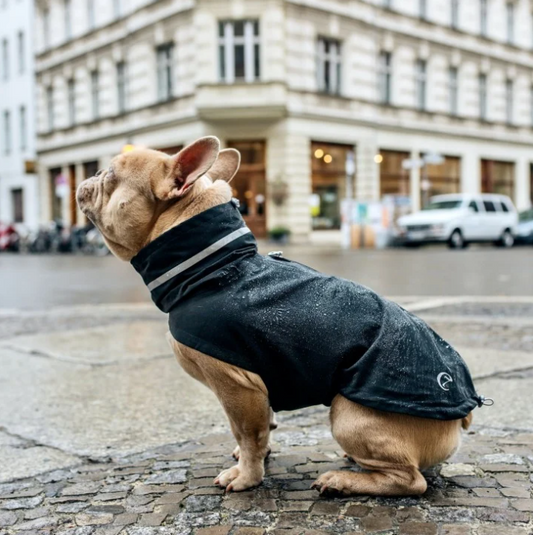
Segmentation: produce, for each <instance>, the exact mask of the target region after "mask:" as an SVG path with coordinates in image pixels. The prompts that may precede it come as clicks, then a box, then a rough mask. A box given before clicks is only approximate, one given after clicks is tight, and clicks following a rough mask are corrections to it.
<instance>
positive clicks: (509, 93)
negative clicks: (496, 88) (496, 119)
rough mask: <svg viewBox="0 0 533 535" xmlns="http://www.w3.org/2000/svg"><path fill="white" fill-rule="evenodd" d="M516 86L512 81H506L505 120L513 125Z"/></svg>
mask: <svg viewBox="0 0 533 535" xmlns="http://www.w3.org/2000/svg"><path fill="white" fill-rule="evenodd" d="M513 109H514V84H513V81H512V80H505V120H506V121H507V124H513Z"/></svg>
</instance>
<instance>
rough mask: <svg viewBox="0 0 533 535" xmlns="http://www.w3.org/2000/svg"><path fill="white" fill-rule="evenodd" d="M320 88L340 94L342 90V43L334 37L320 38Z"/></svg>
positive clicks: (318, 71) (318, 70)
mask: <svg viewBox="0 0 533 535" xmlns="http://www.w3.org/2000/svg"><path fill="white" fill-rule="evenodd" d="M317 73H318V90H319V91H324V92H325V93H330V94H334V95H338V94H339V93H340V92H341V44H340V42H339V41H336V40H334V39H326V38H324V37H321V38H320V39H319V40H318V69H317Z"/></svg>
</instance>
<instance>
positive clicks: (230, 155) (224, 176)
mask: <svg viewBox="0 0 533 535" xmlns="http://www.w3.org/2000/svg"><path fill="white" fill-rule="evenodd" d="M240 165H241V153H240V152H239V151H238V150H236V149H224V150H221V151H220V152H219V153H218V158H217V161H216V162H215V163H214V164H213V167H211V169H209V173H208V174H209V177H210V178H212V179H213V180H225V181H226V182H231V179H232V178H233V177H234V176H235V175H236V174H237V171H238V170H239V166H240Z"/></svg>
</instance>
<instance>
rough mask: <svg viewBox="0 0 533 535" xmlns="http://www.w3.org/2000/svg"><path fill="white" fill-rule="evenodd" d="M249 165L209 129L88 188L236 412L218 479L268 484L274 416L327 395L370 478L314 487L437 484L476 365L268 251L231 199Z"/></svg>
mask: <svg viewBox="0 0 533 535" xmlns="http://www.w3.org/2000/svg"><path fill="white" fill-rule="evenodd" d="M239 165H240V154H239V152H238V151H236V150H234V149H225V150H220V143H219V140H218V139H217V138H216V137H212V136H208V137H204V138H201V139H199V140H197V141H195V142H194V143H191V144H190V145H188V146H186V147H185V148H184V149H182V150H181V151H180V152H178V153H177V154H176V155H174V156H168V155H166V154H164V153H161V152H158V151H155V150H150V149H135V150H133V151H131V152H128V153H124V154H120V155H118V156H116V157H115V158H113V159H112V160H111V164H110V166H109V168H108V169H106V170H101V171H99V172H98V173H97V174H96V176H94V177H92V178H89V179H86V180H85V181H83V182H82V183H81V184H80V185H79V187H78V190H77V194H76V197H77V202H78V205H79V207H80V209H81V211H82V212H83V213H84V214H85V215H86V216H87V217H88V218H89V219H90V220H91V221H92V222H93V223H94V224H95V225H96V226H97V227H98V228H99V229H100V231H101V232H102V234H103V236H104V239H105V241H106V243H107V245H108V247H109V249H110V250H111V251H112V252H113V253H114V255H115V256H117V257H118V258H119V259H121V260H124V261H130V262H131V263H132V264H133V266H134V267H135V269H136V270H137V271H138V272H139V273H140V274H141V276H142V277H143V279H144V281H145V283H146V284H147V285H148V288H149V289H150V291H151V294H152V298H153V299H154V301H155V302H156V304H157V305H158V306H159V308H161V309H162V310H164V311H165V312H169V313H170V315H169V317H170V323H169V325H170V333H169V342H170V345H171V347H172V349H173V352H174V353H175V355H176V357H177V360H178V362H179V363H180V365H181V366H182V367H183V369H184V370H185V371H186V372H187V373H188V374H189V375H190V376H192V377H193V378H194V379H196V380H198V381H200V382H201V383H203V384H204V385H206V386H207V387H208V388H210V389H211V390H212V391H213V392H214V393H215V395H216V396H217V398H218V399H219V401H220V403H221V404H222V406H223V408H224V410H225V412H226V414H227V417H228V420H229V423H230V426H231V429H232V432H233V434H234V436H235V438H236V441H237V444H238V445H237V447H236V449H235V450H234V452H233V456H234V457H235V458H236V459H237V464H236V465H235V466H233V467H231V468H229V469H227V470H224V471H222V472H221V473H220V474H219V475H218V477H217V478H216V479H215V481H214V484H216V485H219V486H221V487H224V488H225V489H226V491H244V490H246V489H249V488H252V487H255V486H257V485H259V484H260V483H261V482H262V480H263V477H264V460H265V458H266V457H267V456H268V455H269V453H270V445H269V437H270V432H271V430H272V429H275V427H276V422H275V418H274V410H275V411H277V410H280V409H295V408H299V407H302V406H308V405H312V404H317V403H323V404H325V405H330V406H331V410H330V420H331V429H332V434H333V436H334V438H335V439H336V441H337V442H338V443H339V444H340V446H341V447H342V448H343V450H344V451H345V452H346V455H347V456H348V457H350V458H352V459H353V460H354V461H355V462H357V463H358V464H359V465H360V466H361V467H362V468H363V469H365V471H363V472H353V471H345V470H343V471H336V470H333V471H329V472H326V473H324V474H322V475H320V476H319V477H318V479H317V480H316V481H315V482H314V484H313V488H315V489H317V490H318V491H319V492H320V493H321V494H323V495H334V494H340V495H354V494H367V495H380V496H406V495H419V494H422V493H424V492H425V490H426V488H427V483H426V480H425V478H424V476H423V475H422V473H421V470H423V469H425V468H428V467H431V466H434V465H436V464H438V463H440V462H443V461H445V460H446V459H448V458H449V457H450V456H451V455H452V454H453V453H454V452H455V451H456V450H457V448H458V447H459V444H460V439H461V429H467V428H468V427H469V425H470V423H471V421H472V410H473V408H474V407H475V406H481V405H482V404H483V400H484V398H483V397H482V396H479V395H478V394H477V393H476V392H475V390H474V388H473V385H472V381H471V378H470V375H469V372H468V369H467V368H466V365H465V363H464V362H463V361H462V359H461V358H460V357H459V355H458V354H457V353H456V352H455V351H454V350H453V348H451V346H450V345H449V344H446V342H444V341H443V340H442V339H441V338H440V337H438V335H436V334H435V333H434V332H433V331H432V330H431V329H430V328H429V327H428V326H427V325H426V324H425V323H424V322H422V320H420V319H418V318H416V317H415V316H412V315H411V314H409V313H408V312H407V311H405V310H403V309H402V308H401V307H399V306H398V305H396V304H394V303H391V302H389V301H387V300H385V299H382V298H380V297H379V296H377V295H376V294H374V293H373V292H371V291H370V290H369V289H367V288H364V287H362V286H359V285H356V284H355V283H352V282H349V281H344V280H341V279H336V278H334V277H327V276H325V275H323V274H321V273H319V272H317V271H315V270H312V269H311V268H308V267H306V266H302V265H301V264H298V263H295V262H291V261H290V260H287V259H285V258H283V257H282V256H280V255H273V256H267V257H263V256H261V255H259V254H258V253H257V248H256V244H255V240H254V238H253V236H252V234H251V233H250V232H249V230H248V229H247V228H246V226H245V224H244V222H243V221H242V218H241V216H240V213H239V211H238V208H237V202H236V201H235V200H232V189H231V187H230V185H229V182H230V181H231V179H232V178H233V177H234V176H235V174H236V173H237V171H238V169H239ZM271 283H272V284H271ZM270 286H272V288H270ZM295 296H299V297H300V298H301V299H302V300H303V304H299V303H297V302H296V303H295V302H293V301H294V300H295V299H293V298H295ZM315 301H316V303H315ZM265 307H266V308H265ZM268 307H270V308H268ZM352 310H355V311H356V314H355V316H354V318H353V319H352V318H351V317H350V314H351V311H352ZM326 320H327V321H326ZM270 336H273V337H274V339H273V340H271V339H270ZM426 376H427V377H426ZM273 409H274V410H273Z"/></svg>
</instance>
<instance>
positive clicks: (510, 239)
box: [396, 193, 518, 249]
mask: <svg viewBox="0 0 533 535" xmlns="http://www.w3.org/2000/svg"><path fill="white" fill-rule="evenodd" d="M517 224H518V214H517V212H516V209H515V207H514V205H513V203H512V201H511V199H509V197H506V196H505V195H493V194H485V193H482V194H479V195H470V194H454V195H437V196H435V197H431V199H430V202H429V204H428V206H426V207H425V208H424V210H421V211H420V212H416V213H414V214H409V215H406V216H403V217H400V218H399V219H398V222H397V228H396V238H397V239H398V241H399V242H400V243H403V244H405V245H414V244H421V243H431V242H446V243H448V245H449V246H450V247H452V248H454V249H461V248H463V247H466V245H468V243H471V242H494V243H495V244H497V245H500V246H502V247H512V246H513V244H514V237H515V234H516V227H517Z"/></svg>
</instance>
